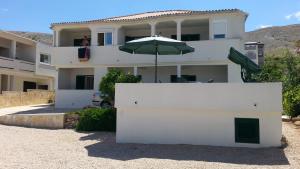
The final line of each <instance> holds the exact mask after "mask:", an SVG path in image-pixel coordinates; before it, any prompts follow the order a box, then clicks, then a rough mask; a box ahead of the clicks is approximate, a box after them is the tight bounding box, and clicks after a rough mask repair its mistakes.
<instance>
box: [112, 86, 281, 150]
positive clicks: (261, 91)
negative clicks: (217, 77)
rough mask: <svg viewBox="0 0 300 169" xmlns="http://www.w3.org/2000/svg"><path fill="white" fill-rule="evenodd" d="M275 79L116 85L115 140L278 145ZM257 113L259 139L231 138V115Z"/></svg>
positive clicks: (253, 115) (278, 106)
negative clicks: (253, 141) (257, 141)
mask: <svg viewBox="0 0 300 169" xmlns="http://www.w3.org/2000/svg"><path fill="white" fill-rule="evenodd" d="M281 89H282V87H281V83H249V84H248V83H247V84H242V83H213V84H199V83H192V84H180V83H177V84H170V83H161V84H150V83H148V84H117V85H116V102H115V107H116V108H117V111H118V112H117V142H118V143H146V144H148V143H155V144H156V143H157V144H195V145H214V146H241V147H269V146H280V144H281V143H280V139H281V135H282V131H281V130H282V129H281V112H282V103H281V98H282V97H281ZM235 117H241V118H258V119H259V125H260V144H245V143H235V130H234V118H235Z"/></svg>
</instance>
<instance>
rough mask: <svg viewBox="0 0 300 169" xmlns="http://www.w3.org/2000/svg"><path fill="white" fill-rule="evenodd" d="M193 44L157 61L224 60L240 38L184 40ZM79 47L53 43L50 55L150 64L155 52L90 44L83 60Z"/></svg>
mask: <svg viewBox="0 0 300 169" xmlns="http://www.w3.org/2000/svg"><path fill="white" fill-rule="evenodd" d="M187 44H188V45H190V46H192V47H194V48H195V52H193V53H189V54H186V55H166V56H159V57H158V62H159V63H174V62H175V63H187V62H188V63H195V62H207V61H227V55H228V53H229V49H230V47H234V48H236V49H241V44H242V42H241V40H240V39H219V40H204V41H192V42H187ZM79 48H80V47H55V48H54V54H53V57H52V58H53V59H52V64H53V65H61V66H63V65H64V66H71V65H74V66H75V65H76V66H80V65H87V64H88V65H89V66H91V65H109V66H117V65H132V64H145V65H147V64H148V65H149V64H153V63H154V56H151V55H141V54H129V53H125V52H122V51H120V50H119V46H117V45H112V46H91V47H90V52H91V57H90V59H89V60H88V61H86V62H84V63H82V62H80V60H79V59H78V49H79Z"/></svg>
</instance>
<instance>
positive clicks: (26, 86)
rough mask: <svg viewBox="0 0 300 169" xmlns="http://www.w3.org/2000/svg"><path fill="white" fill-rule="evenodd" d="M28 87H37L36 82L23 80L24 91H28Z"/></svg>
mask: <svg viewBox="0 0 300 169" xmlns="http://www.w3.org/2000/svg"><path fill="white" fill-rule="evenodd" d="M27 89H36V83H35V82H28V81H24V82H23V92H27Z"/></svg>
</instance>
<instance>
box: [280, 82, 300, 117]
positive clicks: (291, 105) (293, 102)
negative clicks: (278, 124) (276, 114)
mask: <svg viewBox="0 0 300 169" xmlns="http://www.w3.org/2000/svg"><path fill="white" fill-rule="evenodd" d="M283 109H284V113H285V114H286V115H288V116H291V117H296V116H298V115H300V86H298V87H295V88H292V89H290V90H287V91H286V92H285V93H284V94H283Z"/></svg>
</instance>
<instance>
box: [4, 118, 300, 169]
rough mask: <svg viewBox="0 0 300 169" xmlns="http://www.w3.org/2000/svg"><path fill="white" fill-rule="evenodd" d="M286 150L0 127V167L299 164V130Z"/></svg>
mask: <svg viewBox="0 0 300 169" xmlns="http://www.w3.org/2000/svg"><path fill="white" fill-rule="evenodd" d="M283 132H284V135H285V136H286V137H287V139H288V142H289V145H288V147H287V148H285V149H281V148H266V149H247V148H224V147H209V146H190V145H142V144H116V143H115V135H114V134H113V133H103V132H100V133H77V132H74V131H72V130H43V129H31V128H22V127H12V126H3V125H0V146H1V147H0V168H1V169H2V168H3V169H14V168H36V169H41V168H43V169H45V168H49V169H50V168H51V169H54V168H61V169H63V168H78V169H85V168H300V129H295V127H294V126H292V125H291V124H290V123H283Z"/></svg>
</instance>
